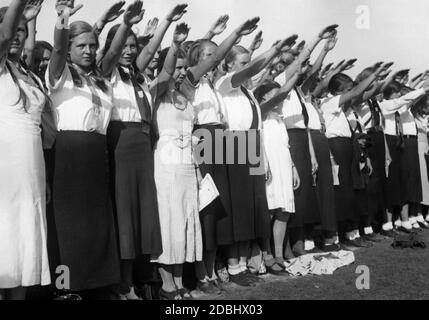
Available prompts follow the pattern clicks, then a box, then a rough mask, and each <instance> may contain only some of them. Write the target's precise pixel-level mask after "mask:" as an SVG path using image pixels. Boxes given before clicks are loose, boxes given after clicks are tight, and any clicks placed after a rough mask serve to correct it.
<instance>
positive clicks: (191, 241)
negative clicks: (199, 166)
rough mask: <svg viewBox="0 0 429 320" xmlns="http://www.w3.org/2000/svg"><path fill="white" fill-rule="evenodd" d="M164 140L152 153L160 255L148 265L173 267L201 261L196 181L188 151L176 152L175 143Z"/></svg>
mask: <svg viewBox="0 0 429 320" xmlns="http://www.w3.org/2000/svg"><path fill="white" fill-rule="evenodd" d="M164 138H165V137H162V138H161V139H160V141H159V142H158V145H157V148H156V150H155V183H156V189H157V196H158V212H159V222H160V226H161V239H162V254H161V255H160V256H159V257H154V256H153V257H152V258H151V262H154V263H160V264H165V265H173V264H183V263H185V262H188V263H193V262H195V261H202V258H203V240H202V233H201V224H200V217H199V211H198V181H197V174H196V169H195V165H194V164H193V163H192V161H191V158H192V156H191V155H192V151H191V147H190V146H189V147H186V148H184V149H181V148H177V147H176V146H175V141H174V139H171V140H170V139H169V138H166V139H164ZM182 156H183V157H182ZM185 159H186V160H185ZM188 160H189V161H188Z"/></svg>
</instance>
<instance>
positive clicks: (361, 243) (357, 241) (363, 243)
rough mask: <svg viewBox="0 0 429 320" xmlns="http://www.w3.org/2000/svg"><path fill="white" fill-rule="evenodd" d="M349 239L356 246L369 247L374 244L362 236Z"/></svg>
mask: <svg viewBox="0 0 429 320" xmlns="http://www.w3.org/2000/svg"><path fill="white" fill-rule="evenodd" d="M351 241H352V242H354V245H355V246H356V247H358V248H371V247H372V246H374V244H373V243H372V242H369V241H365V240H364V239H362V238H357V239H354V240H351Z"/></svg>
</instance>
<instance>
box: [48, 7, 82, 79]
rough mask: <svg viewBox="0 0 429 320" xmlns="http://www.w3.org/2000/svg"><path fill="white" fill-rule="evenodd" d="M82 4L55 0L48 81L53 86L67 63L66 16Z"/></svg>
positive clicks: (67, 37) (67, 38)
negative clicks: (55, 21)
mask: <svg viewBox="0 0 429 320" xmlns="http://www.w3.org/2000/svg"><path fill="white" fill-rule="evenodd" d="M82 7H83V5H78V6H77V7H74V0H57V3H56V10H57V13H58V20H57V23H56V24H55V31H54V49H53V50H52V55H51V61H50V63H49V71H48V72H49V82H50V84H51V85H52V86H53V85H55V83H56V82H57V81H58V80H59V79H60V78H61V75H62V73H63V71H64V68H65V66H66V63H67V54H68V44H69V26H68V18H69V17H71V16H72V15H73V14H75V13H76V12H77V11H78V10H80V9H81V8H82Z"/></svg>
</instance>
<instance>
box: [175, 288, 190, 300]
mask: <svg viewBox="0 0 429 320" xmlns="http://www.w3.org/2000/svg"><path fill="white" fill-rule="evenodd" d="M178 293H179V294H180V296H181V297H182V300H194V297H192V295H191V292H190V291H189V290H188V289H185V288H182V289H179V290H178Z"/></svg>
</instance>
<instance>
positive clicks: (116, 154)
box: [107, 121, 162, 260]
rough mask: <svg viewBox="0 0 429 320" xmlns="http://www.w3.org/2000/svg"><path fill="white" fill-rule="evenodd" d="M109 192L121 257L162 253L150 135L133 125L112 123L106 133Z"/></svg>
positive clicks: (140, 125)
mask: <svg viewBox="0 0 429 320" xmlns="http://www.w3.org/2000/svg"><path fill="white" fill-rule="evenodd" d="M107 145H108V150H109V159H110V172H111V192H112V199H113V204H114V205H113V208H114V213H115V217H116V227H117V233H118V240H119V249H120V257H121V259H124V260H133V259H135V258H136V257H138V256H139V255H142V254H148V255H160V254H161V253H162V242H161V229H160V224H159V215H158V202H157V196H156V186H155V178H154V163H153V161H154V160H153V150H152V146H151V139H150V135H148V134H146V133H144V132H143V130H142V124H141V123H136V122H120V121H113V122H111V123H110V125H109V128H108V130H107Z"/></svg>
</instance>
